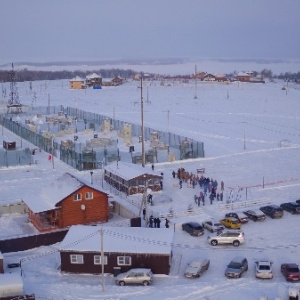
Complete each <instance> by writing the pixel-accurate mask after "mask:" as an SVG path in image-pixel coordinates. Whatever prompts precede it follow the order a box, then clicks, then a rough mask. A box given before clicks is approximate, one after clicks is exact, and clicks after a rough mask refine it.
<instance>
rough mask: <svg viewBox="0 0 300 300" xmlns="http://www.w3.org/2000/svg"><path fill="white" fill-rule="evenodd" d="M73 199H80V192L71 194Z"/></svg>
mask: <svg viewBox="0 0 300 300" xmlns="http://www.w3.org/2000/svg"><path fill="white" fill-rule="evenodd" d="M73 200H74V201H80V200H81V194H74V195H73Z"/></svg>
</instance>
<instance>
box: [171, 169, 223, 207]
mask: <svg viewBox="0 0 300 300" xmlns="http://www.w3.org/2000/svg"><path fill="white" fill-rule="evenodd" d="M172 176H173V178H176V177H177V179H178V180H179V188H180V189H182V187H183V184H186V186H187V187H188V188H191V187H192V188H196V187H197V186H199V187H200V193H199V196H195V202H196V204H197V205H198V206H200V204H201V202H202V205H205V199H206V197H207V196H208V198H209V201H210V204H212V203H213V201H214V200H217V201H223V192H224V182H223V181H221V183H220V188H219V189H218V186H219V183H218V181H217V180H216V179H215V180H214V179H213V178H209V177H205V176H204V175H203V174H201V176H199V174H194V173H192V172H187V171H186V170H185V169H184V168H178V170H177V172H175V171H174V170H173V172H172Z"/></svg>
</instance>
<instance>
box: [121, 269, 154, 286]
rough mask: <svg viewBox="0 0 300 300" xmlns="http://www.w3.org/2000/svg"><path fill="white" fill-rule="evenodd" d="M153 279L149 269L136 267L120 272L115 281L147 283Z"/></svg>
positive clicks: (122, 283)
mask: <svg viewBox="0 0 300 300" xmlns="http://www.w3.org/2000/svg"><path fill="white" fill-rule="evenodd" d="M152 281H153V273H152V271H151V269H145V268H137V269H131V270H129V271H127V272H124V273H121V274H119V275H118V276H117V277H116V283H117V284H119V285H125V284H143V285H149V284H150V283H151V282H152Z"/></svg>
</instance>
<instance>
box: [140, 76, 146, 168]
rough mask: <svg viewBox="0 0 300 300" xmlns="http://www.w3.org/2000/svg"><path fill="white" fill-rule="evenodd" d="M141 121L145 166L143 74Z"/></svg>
mask: <svg viewBox="0 0 300 300" xmlns="http://www.w3.org/2000/svg"><path fill="white" fill-rule="evenodd" d="M140 89H141V123H142V128H141V130H142V133H141V136H142V166H143V167H145V137H144V98H143V76H141V86H140Z"/></svg>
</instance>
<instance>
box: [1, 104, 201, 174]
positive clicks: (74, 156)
mask: <svg viewBox="0 0 300 300" xmlns="http://www.w3.org/2000/svg"><path fill="white" fill-rule="evenodd" d="M25 114H26V117H27V116H34V115H37V114H40V115H57V114H61V115H65V116H67V117H68V118H73V119H75V120H76V122H75V123H74V124H72V125H71V126H73V127H76V128H73V129H74V132H75V134H74V135H76V132H78V131H83V130H85V129H92V130H96V129H97V128H99V127H100V126H101V125H102V124H103V122H104V121H106V122H107V120H109V122H110V124H111V127H112V128H113V130H116V131H119V132H121V131H122V130H123V128H124V125H125V124H128V122H125V121H121V120H116V119H111V118H108V117H107V116H104V115H99V114H96V113H91V112H86V111H84V110H80V109H78V108H72V107H64V106H62V105H59V106H39V107H31V108H29V107H27V110H26V113H25ZM15 119H16V118H15V116H12V115H9V114H2V115H0V125H2V128H3V127H5V128H7V129H8V130H10V131H11V132H13V133H15V134H16V135H18V136H19V137H20V140H21V144H22V139H24V140H27V141H29V142H30V143H32V144H34V145H36V146H37V147H38V148H39V149H41V150H44V151H46V152H48V153H51V154H52V155H54V156H56V157H59V159H60V160H62V161H63V162H65V163H67V164H68V165H70V166H72V167H74V168H76V169H77V170H80V171H81V170H90V169H100V168H102V165H103V164H107V163H109V162H111V161H116V160H118V159H120V160H124V161H132V162H133V163H141V155H140V154H133V153H132V152H130V151H128V152H126V153H125V152H122V153H120V152H119V147H118V143H117V141H114V142H113V143H112V144H111V145H109V146H105V147H102V148H101V147H100V148H92V147H87V145H86V144H83V143H77V142H76V143H75V142H73V143H72V144H70V145H68V146H64V145H62V144H60V143H57V142H56V141H55V140H54V139H53V138H47V137H44V136H43V135H42V132H43V131H48V132H49V133H50V134H51V135H55V134H56V133H57V132H58V131H59V130H61V129H64V128H65V125H63V124H57V125H55V126H50V125H49V123H48V124H47V123H46V122H45V123H42V124H39V125H38V127H39V128H38V130H31V129H29V128H28V127H27V125H26V124H23V123H22V122H18V121H16V120H15ZM130 125H131V130H132V136H136V137H141V125H139V124H130ZM154 132H155V133H157V134H158V136H159V141H160V142H162V143H163V144H165V145H168V148H167V150H166V149H159V148H155V149H153V150H151V151H150V152H149V153H146V162H149V163H152V162H165V161H170V160H182V159H189V158H198V157H204V144H203V142H200V141H196V140H193V139H190V138H188V137H184V136H180V135H177V134H174V133H170V132H164V131H160V130H157V129H153V128H149V127H144V138H145V140H150V137H151V134H152V133H154ZM7 152H8V151H4V153H7ZM21 152H22V153H26V154H27V155H29V156H30V153H28V150H26V149H25V150H22V151H21ZM10 153H13V152H10ZM170 153H171V154H172V156H171V155H170ZM5 155H6V158H5ZM5 155H4V156H3V157H4V158H3V160H1V154H0V167H1V166H10V165H14V164H23V163H24V164H30V163H31V161H28V159H25V157H24V158H23V156H21V155H20V156H16V157H15V158H11V157H10V159H9V160H8V154H5ZM11 156H13V155H11ZM29 156H28V157H29Z"/></svg>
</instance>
